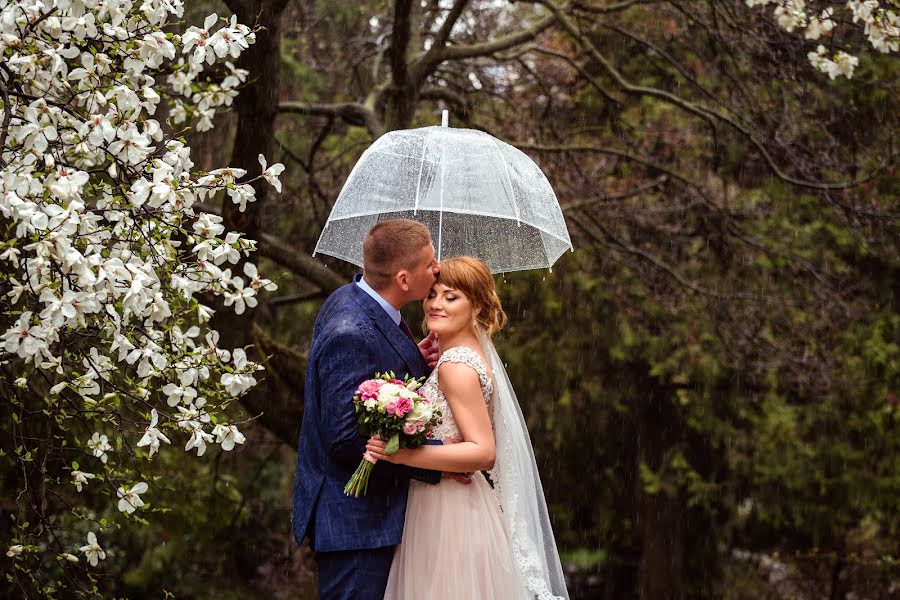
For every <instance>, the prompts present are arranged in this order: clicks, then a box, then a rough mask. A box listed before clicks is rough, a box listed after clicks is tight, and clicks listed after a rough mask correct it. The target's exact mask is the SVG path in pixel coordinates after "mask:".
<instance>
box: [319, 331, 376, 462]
mask: <svg viewBox="0 0 900 600" xmlns="http://www.w3.org/2000/svg"><path fill="white" fill-rule="evenodd" d="M316 361H317V362H316V376H317V377H318V379H319V389H320V390H321V395H322V398H321V402H322V409H323V410H322V411H321V412H320V415H321V422H320V423H319V428H320V430H321V431H322V432H323V434H324V438H325V439H326V440H328V443H329V446H328V450H329V453H330V454H331V456H332V457H333V458H334V459H335V460H337V461H338V462H340V463H342V464H343V465H344V466H345V467H347V468H348V469H351V470H353V469H355V468H356V465H357V464H358V463H359V461H360V459H361V458H362V455H363V453H364V452H365V451H366V445H365V443H364V442H363V440H362V438H361V436H360V435H359V423H358V422H357V416H356V409H355V408H354V406H353V394H355V393H356V388H357V387H359V384H360V383H362V382H363V381H365V380H366V379H371V378H372V377H374V376H375V369H376V366H375V360H374V357H373V356H372V352H371V348H370V345H369V344H368V343H366V339H365V337H364V336H363V335H362V334H361V332H360V331H359V330H348V331H342V332H336V333H335V334H332V335H329V336H328V338H327V339H326V340H325V342H324V344H323V346H322V350H321V352H320V353H319V356H318V357H317V358H316Z"/></svg>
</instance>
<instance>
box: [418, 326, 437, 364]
mask: <svg viewBox="0 0 900 600" xmlns="http://www.w3.org/2000/svg"><path fill="white" fill-rule="evenodd" d="M419 352H421V353H422V358H424V359H425V362H426V363H428V368H429V369H433V368H434V367H435V365H436V364H437V361H438V340H437V335H436V334H435V333H434V332H433V331H431V332H429V333H428V336H427V337H426V338H425V339H424V340H422V341H421V342H419Z"/></svg>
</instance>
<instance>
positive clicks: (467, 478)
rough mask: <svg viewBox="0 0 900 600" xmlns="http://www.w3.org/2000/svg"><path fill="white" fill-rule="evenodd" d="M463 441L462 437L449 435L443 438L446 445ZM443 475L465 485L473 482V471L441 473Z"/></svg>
mask: <svg viewBox="0 0 900 600" xmlns="http://www.w3.org/2000/svg"><path fill="white" fill-rule="evenodd" d="M461 441H462V440H461V439H459V438H453V437H448V438H444V439H443V442H444V445H445V446H446V445H448V444H458V443H460V442H461ZM441 477H442V478H444V479H452V480H454V481H457V482H459V483H462V484H464V485H469V484H470V483H472V474H471V473H443V474H442V475H441Z"/></svg>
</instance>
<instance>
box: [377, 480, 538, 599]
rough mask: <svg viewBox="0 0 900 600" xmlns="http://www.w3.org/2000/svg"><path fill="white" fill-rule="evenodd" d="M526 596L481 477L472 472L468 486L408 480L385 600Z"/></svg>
mask: <svg viewBox="0 0 900 600" xmlns="http://www.w3.org/2000/svg"><path fill="white" fill-rule="evenodd" d="M526 597H527V596H526V594H525V591H524V589H523V587H522V584H521V582H520V581H519V577H518V574H517V571H516V569H515V565H514V563H513V557H512V549H511V546H510V542H509V535H508V533H507V531H506V528H505V527H504V524H503V515H502V513H501V511H500V505H499V504H498V502H497V499H496V497H495V496H494V492H493V490H491V486H490V484H488V482H487V480H486V479H485V478H484V476H483V475H482V474H481V473H476V474H475V475H473V477H472V483H471V484H468V485H465V484H461V483H459V482H457V481H454V480H452V479H444V480H442V481H441V483H439V484H438V485H428V484H424V483H421V482H417V481H413V482H412V483H411V484H410V488H409V501H408V504H407V506H406V521H405V524H404V526H403V542H402V543H401V544H400V545H399V546H398V547H397V550H396V551H395V553H394V561H393V563H392V564H391V572H390V575H389V576H388V583H387V590H386V591H385V594H384V598H385V600H423V599H425V598H427V599H429V600H440V599H444V598H445V599H447V600H519V599H521V598H526Z"/></svg>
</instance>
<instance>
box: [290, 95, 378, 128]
mask: <svg viewBox="0 0 900 600" xmlns="http://www.w3.org/2000/svg"><path fill="white" fill-rule="evenodd" d="M278 112H279V113H285V114H296V115H322V116H327V117H337V118H339V119H342V120H343V121H344V122H345V123H347V124H348V125H356V126H357V127H365V128H366V129H367V130H368V131H369V133H371V134H372V135H379V134H380V132H381V123H380V122H379V121H378V117H377V116H376V115H375V113H374V112H373V111H371V110H369V109H368V108H366V107H365V106H363V105H362V104H359V103H358V102H343V103H338V104H308V103H306V102H297V101H293V100H285V101H283V102H279V103H278Z"/></svg>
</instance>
